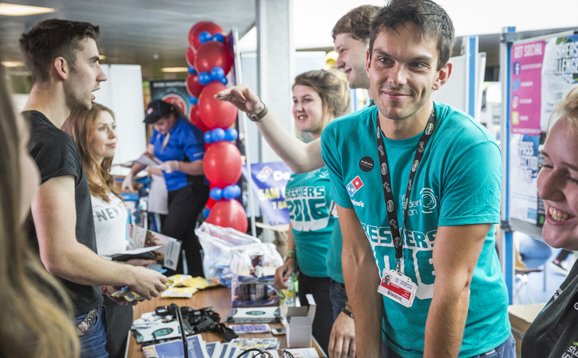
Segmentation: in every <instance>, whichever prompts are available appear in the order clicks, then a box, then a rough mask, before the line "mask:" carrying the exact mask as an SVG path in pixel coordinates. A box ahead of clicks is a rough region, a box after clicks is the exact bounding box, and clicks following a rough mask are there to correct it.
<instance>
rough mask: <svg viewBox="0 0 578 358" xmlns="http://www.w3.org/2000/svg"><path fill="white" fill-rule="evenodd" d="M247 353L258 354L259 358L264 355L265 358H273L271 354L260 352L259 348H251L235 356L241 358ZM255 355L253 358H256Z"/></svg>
mask: <svg viewBox="0 0 578 358" xmlns="http://www.w3.org/2000/svg"><path fill="white" fill-rule="evenodd" d="M249 352H258V353H259V355H258V356H260V357H262V356H264V355H266V357H268V358H273V356H272V355H271V353H269V352H267V351H262V350H260V349H259V348H251V349H246V350H244V351H242V352H241V353H239V355H238V356H237V358H241V357H242V356H244V355H245V354H247V353H249ZM256 357H257V355H255V356H254V357H253V358H256Z"/></svg>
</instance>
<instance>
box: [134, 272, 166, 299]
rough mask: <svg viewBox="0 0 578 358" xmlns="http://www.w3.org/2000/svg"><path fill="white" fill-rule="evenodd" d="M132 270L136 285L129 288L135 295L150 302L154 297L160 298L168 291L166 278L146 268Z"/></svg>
mask: <svg viewBox="0 0 578 358" xmlns="http://www.w3.org/2000/svg"><path fill="white" fill-rule="evenodd" d="M132 269H133V270H134V271H133V272H134V275H135V282H136V283H135V284H133V285H130V286H128V288H129V289H130V290H131V291H133V292H134V293H138V294H139V295H141V296H142V297H144V298H146V299H147V300H150V299H151V298H153V297H158V296H159V294H160V293H161V292H163V291H164V290H165V289H166V283H167V278H166V276H164V275H162V274H160V273H158V272H156V271H154V270H149V269H147V268H144V267H138V266H134V267H132Z"/></svg>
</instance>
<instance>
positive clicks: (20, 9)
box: [0, 3, 56, 16]
mask: <svg viewBox="0 0 578 358" xmlns="http://www.w3.org/2000/svg"><path fill="white" fill-rule="evenodd" d="M55 11H56V9H53V8H50V7H40V6H27V5H16V4H7V3H0V15H5V16H27V15H37V14H46V13H48V12H55Z"/></svg>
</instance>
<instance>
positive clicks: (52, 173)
mask: <svg viewBox="0 0 578 358" xmlns="http://www.w3.org/2000/svg"><path fill="white" fill-rule="evenodd" d="M98 36H99V28H98V26H93V25H91V24H89V23H83V22H75V21H67V20H59V19H51V20H46V21H42V22H40V23H38V24H37V25H36V26H34V27H33V28H32V29H31V30H30V31H29V32H27V33H24V34H22V37H21V38H20V48H21V51H22V54H23V56H24V61H25V63H26V66H27V67H28V69H29V70H30V72H32V81H33V86H32V91H31V93H30V98H29V100H28V102H27V103H26V106H25V108H24V112H23V114H24V116H25V117H27V118H28V119H29V121H30V127H31V135H30V154H31V155H32V157H33V158H34V159H35V161H36V164H37V165H38V168H39V169H40V174H41V185H40V188H39V189H38V194H37V196H36V198H35V199H34V201H33V202H32V219H33V224H32V223H31V225H30V235H29V236H30V238H31V241H32V243H33V245H35V246H36V247H37V248H38V251H39V253H40V258H41V260H42V262H43V264H44V266H45V267H46V269H47V270H48V271H50V272H52V273H53V274H55V275H57V276H59V277H60V279H61V280H62V282H63V283H64V285H65V286H66V287H67V288H68V292H69V293H70V296H71V298H72V301H73V303H74V308H75V316H76V318H75V325H76V326H77V334H78V335H79V337H80V340H81V344H82V351H81V356H82V357H96V356H98V357H107V356H108V354H107V353H106V351H105V349H104V347H105V343H106V335H105V324H104V323H103V320H102V315H103V312H102V309H100V308H101V306H102V302H103V300H102V293H107V294H110V293H111V292H114V291H115V290H116V289H115V288H114V287H113V286H117V287H118V286H128V287H129V288H130V289H131V290H132V291H134V292H136V293H138V294H140V295H141V296H143V297H145V298H147V299H150V298H151V297H153V296H154V297H156V296H158V295H159V293H160V292H161V291H163V290H164V289H165V283H166V280H167V279H166V277H165V276H163V275H161V274H160V273H158V272H155V271H153V270H148V269H146V268H143V267H138V266H131V265H126V264H121V263H116V262H112V261H108V260H105V259H102V258H100V257H99V256H98V255H97V254H96V239H95V231H94V222H93V217H92V206H91V201H90V191H89V187H88V182H87V179H86V176H85V174H84V171H83V169H82V162H81V160H80V155H79V153H78V150H77V148H76V145H75V143H74V141H73V139H72V137H70V136H69V135H68V134H66V133H65V132H63V131H62V130H61V129H60V127H61V126H62V124H63V123H64V121H65V120H66V119H67V117H68V116H69V114H70V111H71V110H72V109H90V108H91V107H92V101H93V100H94V95H93V94H92V92H93V91H96V90H98V88H99V84H100V82H102V81H106V75H105V74H104V72H103V71H102V69H101V68H100V65H99V62H98V57H99V54H98V49H97V47H96V40H97V39H98ZM99 286H108V287H102V290H101V287H99Z"/></svg>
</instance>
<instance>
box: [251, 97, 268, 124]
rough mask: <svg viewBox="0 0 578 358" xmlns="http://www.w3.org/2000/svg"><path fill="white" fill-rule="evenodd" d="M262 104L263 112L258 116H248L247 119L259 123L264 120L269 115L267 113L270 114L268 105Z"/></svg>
mask: <svg viewBox="0 0 578 358" xmlns="http://www.w3.org/2000/svg"><path fill="white" fill-rule="evenodd" d="M261 103H262V104H263V109H262V110H261V112H259V113H257V114H247V117H249V119H250V120H251V121H253V122H259V121H260V120H261V119H263V117H265V116H266V115H267V113H269V110H268V109H267V105H265V103H263V102H261Z"/></svg>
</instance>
